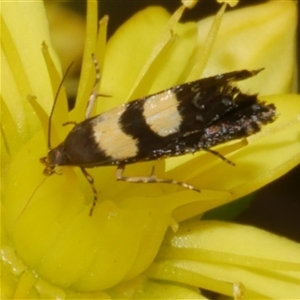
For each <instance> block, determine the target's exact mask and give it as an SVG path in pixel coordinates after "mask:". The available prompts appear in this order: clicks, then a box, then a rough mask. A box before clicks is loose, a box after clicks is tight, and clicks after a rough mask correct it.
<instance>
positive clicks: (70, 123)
mask: <svg viewBox="0 0 300 300" xmlns="http://www.w3.org/2000/svg"><path fill="white" fill-rule="evenodd" d="M66 125H74V126H75V125H77V122H75V121H68V122H65V123H63V126H66Z"/></svg>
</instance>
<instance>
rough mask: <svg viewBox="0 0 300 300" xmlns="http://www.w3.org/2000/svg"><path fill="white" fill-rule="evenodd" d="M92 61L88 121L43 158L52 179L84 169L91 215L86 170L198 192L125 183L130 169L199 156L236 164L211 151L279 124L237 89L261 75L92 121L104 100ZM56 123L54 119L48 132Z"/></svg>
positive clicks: (200, 84)
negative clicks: (68, 169) (112, 169)
mask: <svg viewBox="0 0 300 300" xmlns="http://www.w3.org/2000/svg"><path fill="white" fill-rule="evenodd" d="M92 60H93V63H94V65H95V69H96V80H95V84H94V88H93V92H92V93H91V95H90V101H89V105H88V106H87V112H86V119H85V120H84V121H82V122H81V123H79V124H75V126H74V127H73V128H72V129H71V131H70V132H69V134H68V135H67V137H66V139H65V140H64V141H63V142H62V143H61V144H59V145H58V146H57V147H55V148H52V147H51V146H50V143H49V142H48V144H49V150H48V154H47V156H46V157H43V158H41V162H42V163H43V164H44V165H45V169H44V174H45V175H47V176H49V175H52V174H53V173H55V169H56V167H57V166H76V167H79V168H80V169H81V171H82V172H83V174H84V175H85V177H86V178H87V180H88V181H89V183H90V184H91V187H92V189H93V191H94V202H93V206H92V208H91V211H90V214H92V211H93V209H94V207H95V205H96V201H97V191H96V188H95V187H94V183H93V178H92V177H91V176H90V175H89V174H88V172H87V171H86V168H94V167H100V166H112V165H115V166H116V167H117V171H116V179H117V180H123V181H127V182H135V183H169V184H177V185H180V186H182V187H184V188H188V189H191V190H195V191H199V190H198V188H197V187H194V186H192V185H190V184H188V183H185V182H181V181H177V180H175V179H162V178H157V177H156V176H154V175H153V174H152V175H151V176H148V177H139V176H137V177H126V176H124V175H123V172H124V169H125V166H126V165H128V164H132V163H138V162H143V161H151V160H158V159H164V158H167V157H174V156H179V155H184V154H187V153H195V152H197V151H200V150H205V151H208V152H211V153H213V154H215V155H217V156H219V157H220V158H222V159H223V160H225V161H227V162H229V163H231V162H230V161H229V160H227V159H226V158H225V157H223V156H222V155H220V154H219V153H218V152H216V151H214V150H212V149H211V148H212V147H214V146H216V145H218V144H221V143H224V142H227V141H231V140H235V139H241V138H245V137H248V136H250V135H252V134H255V133H256V132H258V131H259V130H260V129H261V127H262V126H263V125H265V124H267V123H271V122H273V121H274V120H275V116H276V108H275V106H274V104H266V103H265V102H262V101H259V100H258V98H257V95H255V94H246V93H243V92H242V91H241V90H240V89H239V88H238V87H237V86H235V85H234V83H235V82H236V81H240V80H245V79H247V78H250V77H252V76H255V75H257V74H258V73H259V72H261V71H262V69H259V70H252V71H248V70H240V71H234V72H229V73H224V74H219V75H216V76H212V77H208V78H203V79H199V80H196V81H193V82H188V83H184V84H180V85H177V86H174V87H171V88H169V89H166V90H164V91H161V92H159V93H156V94H153V95H148V96H145V97H142V98H139V99H136V100H134V101H131V102H128V103H125V104H122V105H120V106H118V107H116V108H113V109H111V110H109V111H106V112H104V113H101V114H99V115H97V116H94V117H90V111H91V106H92V104H91V103H93V101H94V100H95V99H96V98H97V97H98V96H100V95H99V94H98V93H97V87H98V85H99V81H100V70H99V66H98V62H97V59H96V57H95V56H94V55H92ZM51 118H52V113H51V115H50V118H49V128H50V126H51ZM49 130H50V129H49ZM49 136H50V134H49ZM231 164H233V163H231Z"/></svg>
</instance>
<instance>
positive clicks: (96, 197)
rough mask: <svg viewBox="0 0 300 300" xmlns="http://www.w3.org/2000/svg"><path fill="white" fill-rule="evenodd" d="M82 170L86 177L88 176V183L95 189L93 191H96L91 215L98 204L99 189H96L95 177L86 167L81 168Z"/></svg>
mask: <svg viewBox="0 0 300 300" xmlns="http://www.w3.org/2000/svg"><path fill="white" fill-rule="evenodd" d="M80 170H81V172H82V173H83V175H84V177H85V178H86V180H87V181H88V183H89V184H90V186H91V188H92V190H93V193H94V200H93V204H92V207H91V209H90V213H89V215H90V216H91V215H92V214H93V211H94V209H95V207H96V204H97V200H98V196H97V190H96V187H95V185H94V178H93V177H92V176H91V175H90V174H89V173H88V172H87V171H86V169H85V168H80Z"/></svg>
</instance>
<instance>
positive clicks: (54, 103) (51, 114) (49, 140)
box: [47, 62, 74, 150]
mask: <svg viewBox="0 0 300 300" xmlns="http://www.w3.org/2000/svg"><path fill="white" fill-rule="evenodd" d="M73 63H74V62H71V63H70V65H69V66H68V68H67V70H66V72H65V74H64V76H63V78H62V80H61V82H60V84H59V86H58V89H57V92H56V94H55V98H54V101H53V105H52V109H51V112H50V116H49V120H48V137H47V139H48V150H51V149H52V147H51V124H52V117H53V113H54V109H55V106H56V103H57V99H58V95H59V93H60V90H61V88H62V85H63V83H64V82H65V80H66V77H67V75H68V73H69V71H70V69H71V67H72V65H73Z"/></svg>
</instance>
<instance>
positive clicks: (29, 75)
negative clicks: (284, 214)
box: [1, 1, 300, 299]
mask: <svg viewBox="0 0 300 300" xmlns="http://www.w3.org/2000/svg"><path fill="white" fill-rule="evenodd" d="M187 2H189V1H187ZM88 4H89V6H88V18H87V38H86V44H85V54H84V59H83V71H82V76H81V82H80V86H79V90H78V96H77V103H76V107H75V109H74V111H72V112H71V113H69V114H67V108H66V101H65V99H64V98H65V95H64V93H63V92H62V93H61V94H60V98H61V99H60V98H59V100H58V105H57V106H56V108H55V113H54V117H53V124H52V128H53V131H52V135H51V145H52V146H55V145H57V144H58V143H59V142H61V141H62V140H63V138H64V136H65V134H66V133H67V132H68V131H69V130H70V128H69V127H68V126H65V127H62V126H61V124H62V123H64V122H66V121H68V120H71V121H77V122H80V121H81V120H83V118H84V111H85V106H86V100H87V99H88V96H89V93H90V92H91V90H92V86H93V82H94V79H93V77H94V69H93V65H92V61H91V59H90V55H91V53H95V54H96V55H97V57H98V59H99V63H100V66H101V70H102V76H103V78H102V82H101V87H100V92H101V93H102V94H108V95H112V97H110V98H104V99H102V98H101V99H99V101H98V103H97V104H98V107H97V108H96V109H95V112H94V113H95V114H97V113H100V112H102V111H105V110H107V109H109V108H111V107H113V106H117V105H119V104H121V103H124V102H125V101H128V100H132V99H135V98H139V97H142V96H145V95H147V94H151V93H154V92H157V91H160V90H162V89H165V88H168V87H171V86H173V85H175V84H179V83H183V82H186V81H187V80H193V79H196V78H200V77H201V76H209V75H215V74H219V73H222V72H227V71H232V70H236V69H244V68H247V69H250V70H252V69H257V68H261V67H265V69H266V70H265V71H264V72H263V73H261V74H260V75H259V76H256V77H254V78H252V79H249V80H247V81H245V82H244V83H242V84H241V86H242V88H243V89H244V90H246V91H247V90H249V91H253V92H259V93H263V94H264V96H260V98H261V99H262V100H265V101H267V102H272V103H275V105H276V107H277V111H278V118H277V120H276V122H274V123H273V124H271V125H268V126H266V127H265V128H264V129H263V130H262V131H261V132H260V133H259V134H257V135H254V136H252V137H250V138H248V139H247V142H245V141H240V142H234V143H229V144H226V145H224V146H222V147H217V150H218V151H219V152H220V153H222V154H223V155H226V157H227V156H229V157H230V160H232V161H234V162H235V163H236V167H232V166H230V165H228V164H226V163H224V162H223V161H221V160H220V159H219V158H217V157H214V156H212V155H210V154H207V153H197V154H195V155H187V156H183V157H178V158H171V159H167V160H165V161H159V162H151V163H143V164H136V165H132V166H129V167H128V170H127V169H126V172H128V174H130V175H148V174H149V173H150V172H151V168H152V166H153V165H155V172H156V175H157V176H158V177H163V178H176V179H178V180H182V181H184V182H188V183H191V184H193V185H195V186H197V187H198V186H199V188H201V193H195V192H193V191H187V190H182V189H180V188H178V187H175V186H165V185H162V184H156V185H134V184H129V183H124V182H115V180H114V172H115V170H114V168H113V167H101V168H95V169H93V170H91V171H90V173H91V174H92V176H93V178H94V180H95V183H96V187H97V190H98V192H99V201H98V204H97V207H96V209H95V211H94V214H93V216H92V217H90V216H89V209H90V205H91V199H92V192H91V191H90V186H89V185H88V183H87V182H86V181H85V178H83V176H82V174H81V173H80V172H78V170H76V168H69V167H65V168H62V170H61V172H62V175H61V176H58V175H52V176H50V177H45V176H44V175H43V174H42V172H43V166H42V165H41V164H40V163H39V158H40V157H42V156H45V154H46V151H47V149H46V147H47V141H46V140H47V134H45V132H46V131H47V130H46V129H47V122H48V117H47V115H49V111H50V110H51V105H52V103H53V98H54V94H55V92H56V89H57V86H58V84H59V80H60V79H59V78H60V76H59V75H58V74H59V72H57V71H56V70H57V69H59V67H58V63H57V60H56V59H55V55H54V54H53V52H52V48H51V46H50V45H51V42H50V39H49V34H48V33H47V30H46V27H47V25H46V23H45V19H46V18H45V13H44V9H43V6H42V5H43V4H42V2H40V1H35V2H31V3H23V2H5V3H2V4H1V5H2V7H1V18H2V20H1V22H2V35H1V45H2V48H1V54H2V66H1V71H2V76H3V80H2V86H1V96H2V98H1V101H2V102H1V112H2V115H1V123H2V131H1V132H2V136H1V147H2V148H1V153H2V154H3V157H2V167H3V171H2V180H3V183H2V189H3V190H2V195H3V197H2V198H3V199H2V211H3V214H2V225H3V226H2V245H1V254H2V263H3V266H2V298H31V299H32V298H57V299H65V298H96V299H100V298H101V299H102V298H103V299H104V298H109V297H112V298H165V299H166V298H172V297H177V298H178V297H179V298H186V299H187V298H188V299H190V298H196V299H198V298H199V299H203V296H201V295H200V292H199V290H198V288H205V289H208V290H212V291H217V292H220V293H223V294H226V295H235V297H236V298H239V297H241V295H240V294H242V292H244V293H245V297H246V298H251V297H252V298H253V297H256V298H257V297H270V298H277V299H279V298H283V297H285V298H292V297H294V298H296V297H297V296H296V295H299V293H300V291H299V287H298V284H297V283H298V282H299V277H300V261H299V257H300V255H299V251H300V246H299V245H298V244H296V243H293V242H291V241H287V240H284V239H281V238H279V237H276V236H273V235H271V234H268V233H265V232H262V231H260V230H257V229H254V228H249V227H245V226H239V225H234V224H229V223H221V222H208V221H206V222H205V221H199V220H198V219H197V220H193V219H191V218H192V217H194V216H196V215H200V214H202V213H204V212H205V211H207V210H209V209H211V208H214V207H217V206H219V205H222V204H225V203H228V202H230V201H233V200H235V199H237V198H239V197H241V196H244V195H246V194H248V193H250V192H252V191H254V190H256V189H258V188H260V187H261V186H263V185H264V184H266V183H268V182H270V181H272V180H274V179H276V178H277V177H279V176H281V175H282V174H284V173H286V172H287V171H288V170H290V169H291V168H292V167H293V166H295V165H297V164H298V163H299V161H300V151H299V150H300V149H299V148H300V147H299V113H300V101H299V98H300V97H299V96H298V95H292V94H291V95H288V94H286V93H288V92H291V91H292V90H291V89H292V86H293V78H292V74H294V72H293V70H294V64H295V61H294V38H295V37H294V36H295V23H296V13H295V11H296V5H295V3H294V2H293V1H290V2H283V3H278V2H268V3H266V4H263V5H259V6H254V7H251V8H247V9H243V10H240V11H239V10H237V11H235V12H229V13H226V14H224V15H223V12H224V6H223V8H222V9H221V10H220V12H219V13H218V15H217V17H216V18H208V19H206V20H202V21H200V22H199V23H198V24H196V23H193V22H190V23H187V24H179V23H178V20H179V19H180V16H181V14H182V12H183V11H184V7H183V6H182V7H180V8H179V9H178V10H177V11H176V12H175V13H174V15H173V16H172V17H170V16H169V14H168V13H167V12H166V11H165V10H163V9H162V8H158V7H155V8H147V9H146V10H144V11H142V12H140V13H137V14H136V15H135V16H134V17H132V18H131V19H130V20H129V21H128V22H126V23H125V24H124V25H123V26H121V27H120V28H119V30H118V31H117V32H116V34H115V35H114V36H113V37H112V38H111V39H110V41H109V42H108V44H107V45H106V43H105V38H106V36H105V28H106V21H107V20H106V19H103V20H102V24H101V28H100V32H99V35H98V38H97V40H96V38H95V37H96V32H97V28H96V21H97V16H96V13H95V12H96V11H97V7H96V4H97V3H96V2H95V1H89V2H88ZM266 12H268V13H267V14H266ZM112 17H113V16H112ZM213 20H214V21H213ZM212 22H213V24H212ZM24 24H26V26H25V25H24ZM31 28H32V29H31ZM198 31H199V33H198ZM28 33H30V34H28ZM43 42H44V46H43V54H44V58H43V57H42V52H41V51H40V45H41V44H42V43H43ZM46 45H48V46H46ZM120 49H122V50H120ZM281 53H284V54H285V55H284V56H282V55H281ZM53 60H54V61H55V62H56V63H55V66H56V67H54V65H53V62H52V61H53ZM45 65H47V68H46V67H45ZM49 78H50V79H49ZM266 94H268V96H267V95H266ZM29 103H30V104H31V106H30V104H29ZM45 112H47V113H45ZM38 119H40V121H41V126H40V125H39V122H38ZM42 129H43V130H44V131H42ZM45 137H46V138H45ZM195 166H197V168H195ZM229 175H230V176H229ZM216 178H221V180H216ZM178 228H179V229H178ZM176 230H177V232H176ZM166 232H167V234H166ZM225 238H226V240H224V239H225ZM253 241H255V243H254V242H253ZM274 248H276V249H278V252H275V251H273V250H274ZM270 252H272V253H270ZM257 281H259V284H258V283H257ZM243 286H244V288H243ZM287 295H288V296H287Z"/></svg>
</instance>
